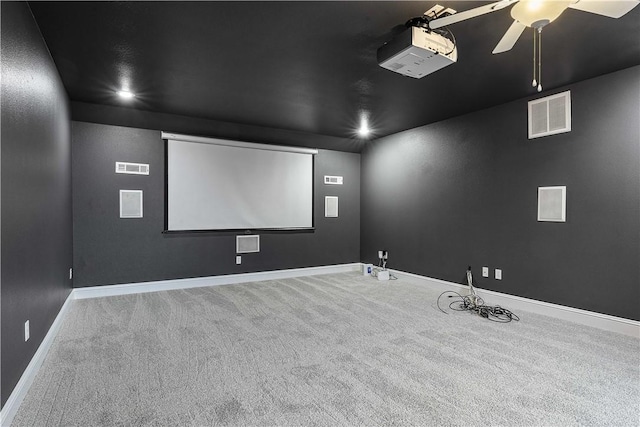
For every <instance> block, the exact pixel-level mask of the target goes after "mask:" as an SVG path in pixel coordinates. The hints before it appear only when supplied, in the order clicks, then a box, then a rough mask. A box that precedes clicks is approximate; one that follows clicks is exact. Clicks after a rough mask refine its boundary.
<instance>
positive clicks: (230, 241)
mask: <svg viewBox="0 0 640 427" xmlns="http://www.w3.org/2000/svg"><path fill="white" fill-rule="evenodd" d="M71 133H72V141H73V142H72V147H73V148H72V159H73V160H72V163H73V167H72V169H73V231H74V234H73V243H74V262H73V265H74V274H75V275H74V286H75V287H83V286H95V285H108V284H115V283H132V282H144V281H153V280H164V279H174V278H187V277H199V276H213V275H220V274H231V273H242V272H254V271H267V270H278V269H286V268H297V267H308V266H321V265H330V264H341V263H349V262H358V261H359V260H360V155H359V154H356V153H345V152H338V151H329V150H320V153H319V154H318V155H317V156H316V160H315V201H314V203H315V227H316V230H315V232H314V233H298V234H262V235H261V239H260V247H261V252H260V253H257V254H244V255H243V256H242V264H241V265H236V264H235V256H236V254H235V234H214V233H211V234H209V233H207V234H162V230H163V229H164V142H163V140H162V139H161V138H160V131H159V130H146V129H138V128H131V127H121V126H113V125H102V124H94V123H85V122H78V121H73V122H72V132H71ZM212 136H216V135H212ZM273 142H275V143H278V141H273ZM116 161H124V162H140V163H149V164H150V175H149V176H137V175H124V174H115V173H114V169H115V162H116ZM324 175H342V176H344V182H345V184H344V185H342V186H335V185H332V186H328V185H324V184H322V177H323V176H324ZM120 189H140V190H143V192H144V193H143V194H144V197H143V200H144V207H143V211H144V218H142V219H120V218H119V211H118V209H119V204H118V191H119V190H120ZM325 195H336V196H338V197H339V198H340V199H339V200H340V202H339V203H340V212H339V213H340V217H339V218H324V196H325Z"/></svg>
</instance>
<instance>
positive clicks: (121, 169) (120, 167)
mask: <svg viewBox="0 0 640 427" xmlns="http://www.w3.org/2000/svg"><path fill="white" fill-rule="evenodd" d="M116 173H129V174H133V175H149V165H148V164H145V163H127V162H116Z"/></svg>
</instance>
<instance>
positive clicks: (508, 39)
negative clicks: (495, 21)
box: [491, 21, 527, 54]
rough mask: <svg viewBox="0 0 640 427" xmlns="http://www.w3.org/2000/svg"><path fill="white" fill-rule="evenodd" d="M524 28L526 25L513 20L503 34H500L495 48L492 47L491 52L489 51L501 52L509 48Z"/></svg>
mask: <svg viewBox="0 0 640 427" xmlns="http://www.w3.org/2000/svg"><path fill="white" fill-rule="evenodd" d="M525 28H527V26H526V25H524V24H522V23H520V22H518V21H513V24H511V26H510V27H509V29H508V30H507V32H506V33H504V36H502V38H501V39H500V41H499V42H498V44H497V45H496V47H495V49H493V52H491V53H494V54H495V53H502V52H506V51H508V50H511V48H512V47H513V45H514V44H516V42H517V41H518V39H519V38H520V36H521V35H522V33H523V31H524V29H525Z"/></svg>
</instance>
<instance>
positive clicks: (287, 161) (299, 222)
mask: <svg viewBox="0 0 640 427" xmlns="http://www.w3.org/2000/svg"><path fill="white" fill-rule="evenodd" d="M212 141H216V140H212ZM222 142H223V143H225V144H228V143H229V141H222ZM167 144H168V147H167V148H168V149H167V156H168V158H167V165H168V166H167V180H168V182H167V184H168V191H167V192H168V194H167V203H168V219H167V225H168V230H169V231H188V230H239V229H243V230H249V229H251V230H255V229H292V228H311V227H313V155H312V154H307V153H297V152H286V151H273V150H263V149H256V148H246V147H241V146H240V147H237V146H230V145H218V144H215V143H203V142H185V141H175V140H171V139H169V140H168V142H167ZM246 145H256V144H246Z"/></svg>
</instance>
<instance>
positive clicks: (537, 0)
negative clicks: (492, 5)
mask: <svg viewBox="0 0 640 427" xmlns="http://www.w3.org/2000/svg"><path fill="white" fill-rule="evenodd" d="M570 4H571V0H520V1H519V2H518V3H517V4H516V5H515V6H513V8H512V9H511V16H512V17H513V19H515V20H516V21H518V22H520V23H522V24H524V25H526V26H527V27H531V28H541V27H544V26H545V25H547V24H549V23H551V22H553V21H554V20H555V19H556V18H558V16H560V15H561V14H562V12H564V11H565V9H566V8H567V7H569V5H570Z"/></svg>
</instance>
